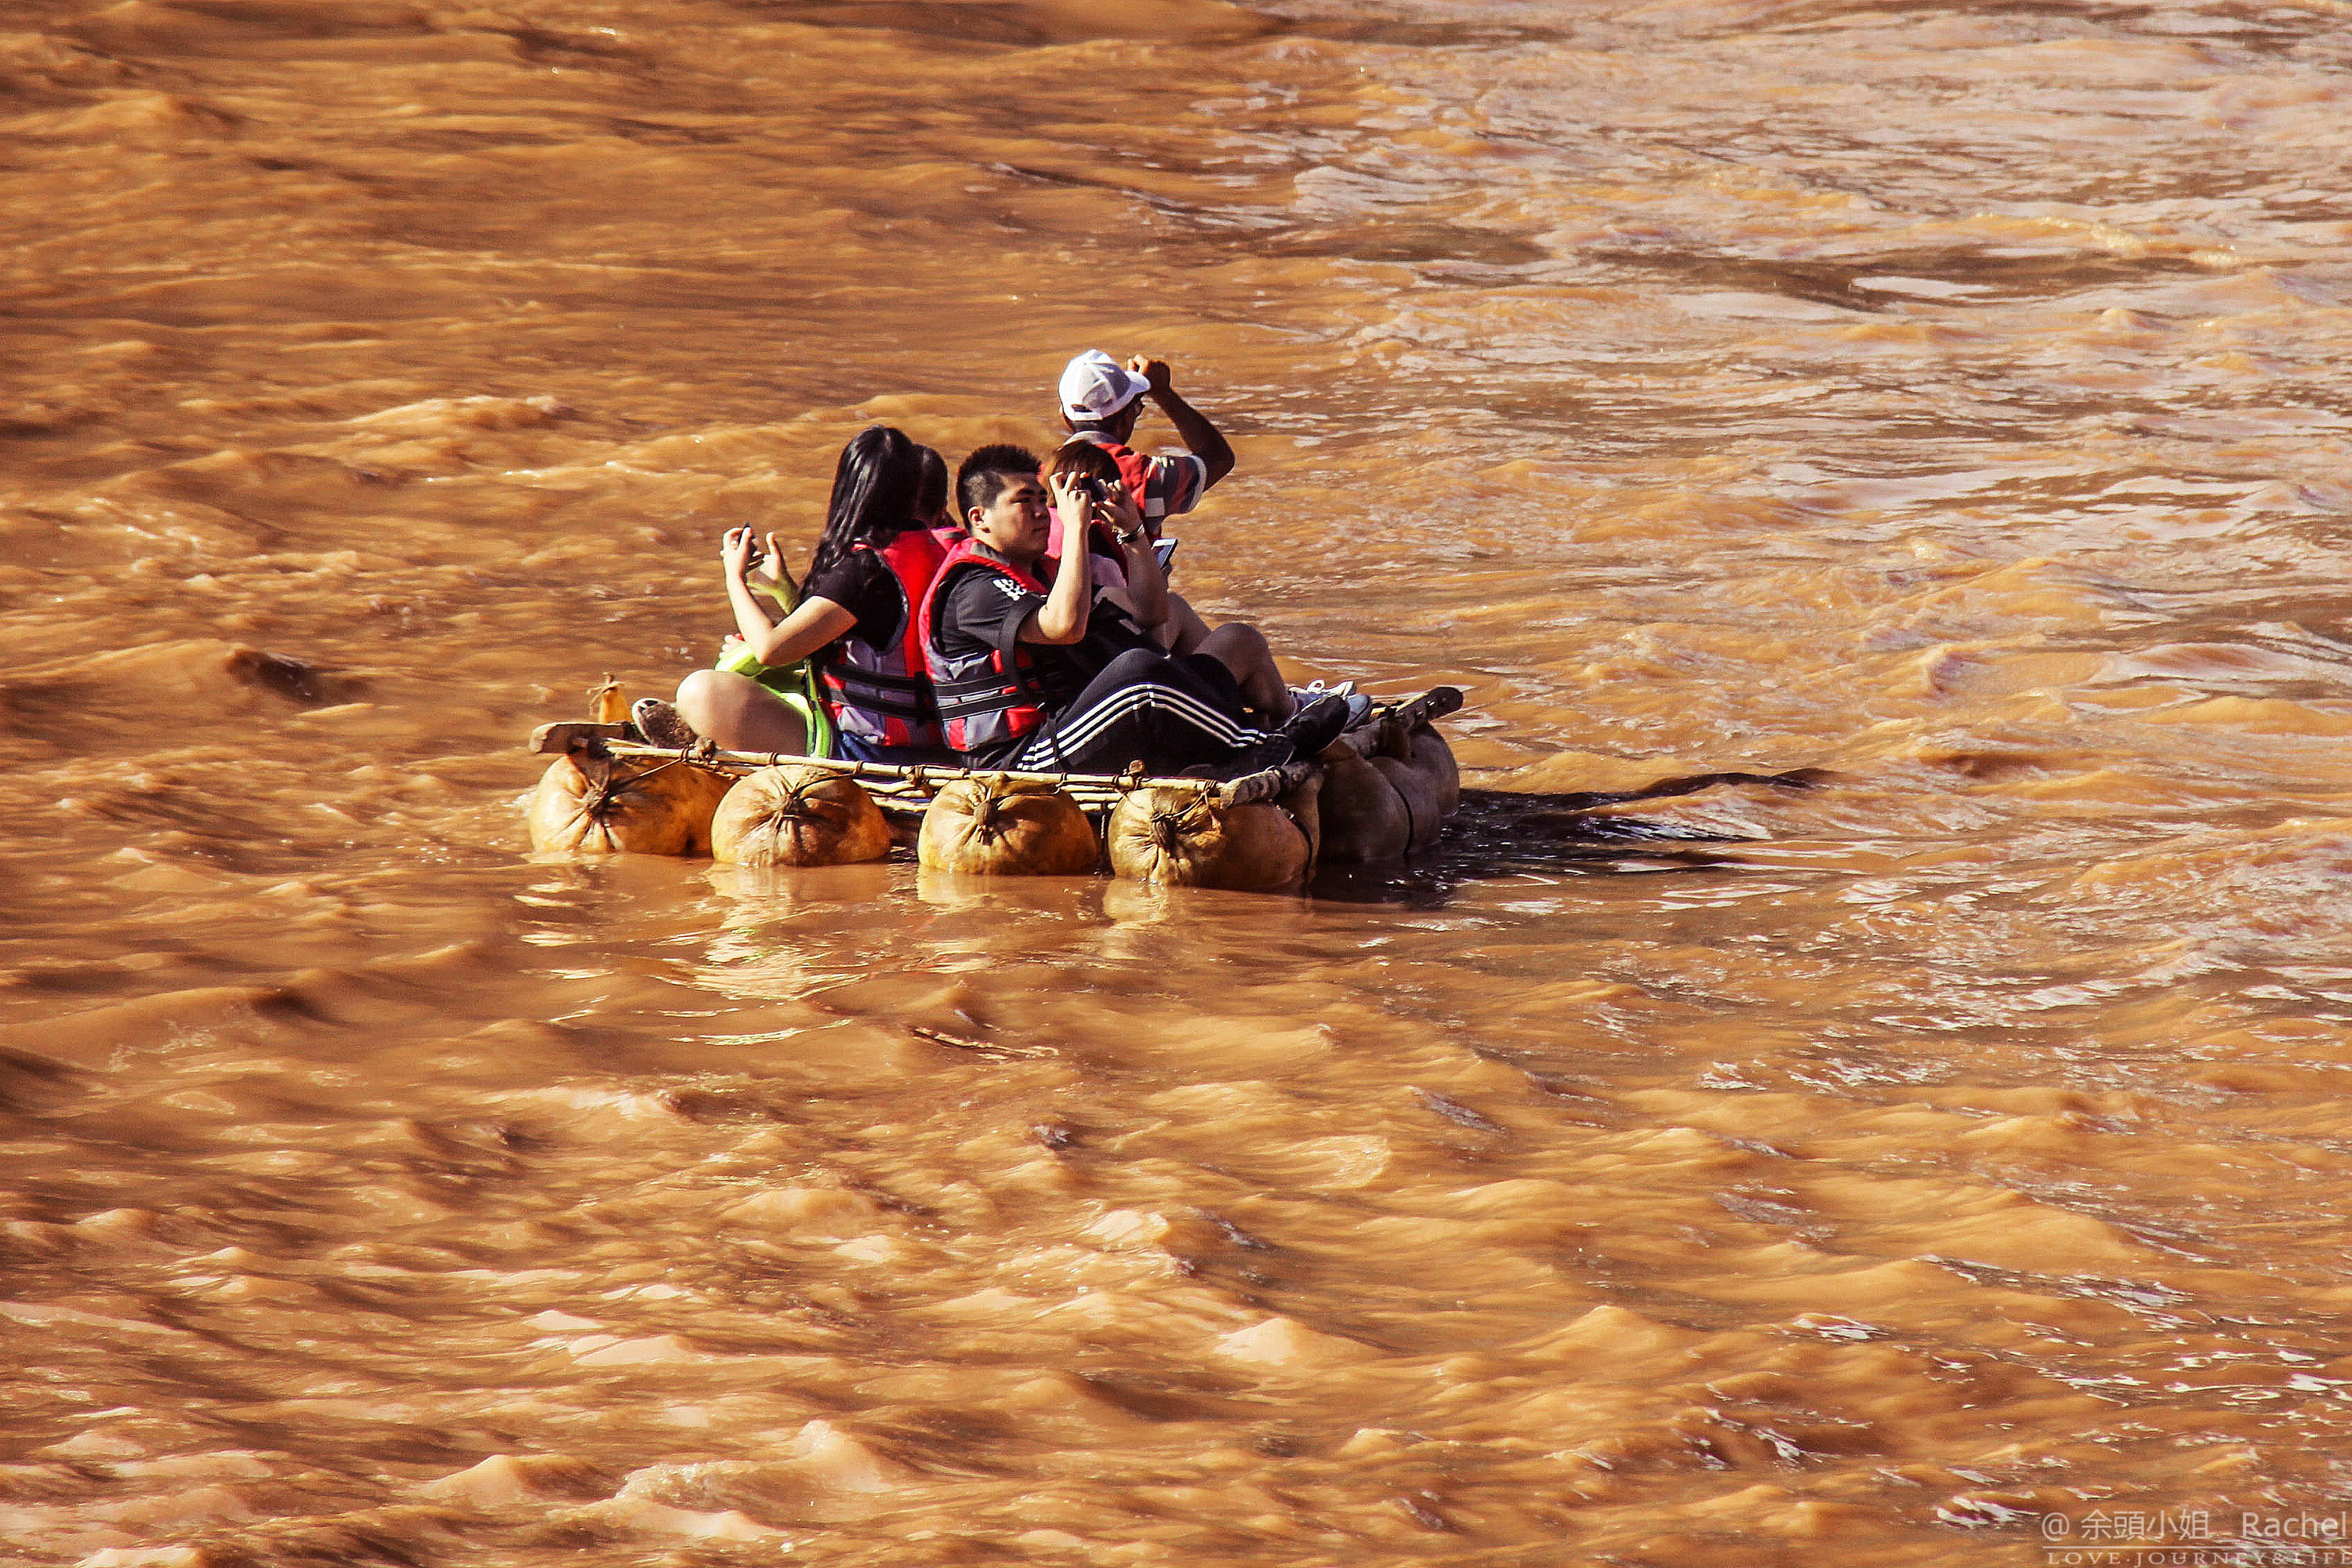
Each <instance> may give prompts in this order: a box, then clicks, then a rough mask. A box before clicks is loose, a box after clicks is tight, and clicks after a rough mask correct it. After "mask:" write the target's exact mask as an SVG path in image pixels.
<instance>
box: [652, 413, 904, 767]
mask: <svg viewBox="0 0 2352 1568" xmlns="http://www.w3.org/2000/svg"><path fill="white" fill-rule="evenodd" d="M934 475H936V479H935V480H934V481H933V486H927V484H926V480H927V479H933V476H934ZM945 480H946V468H945V465H944V464H942V463H940V461H939V458H938V455H937V454H936V453H932V452H931V451H930V449H929V447H919V446H917V445H916V444H915V443H914V442H913V441H911V440H909V439H908V437H907V436H906V434H905V433H904V432H902V431H899V430H895V429H892V428H890V427H889V426H884V425H877V426H871V427H870V428H868V429H866V430H862V431H860V432H859V433H858V434H857V435H856V437H853V438H852V439H851V440H850V442H849V444H848V445H847V446H845V447H843V448H842V449H841V459H840V461H839V462H838V463H837V464H836V465H835V469H834V478H833V497H832V500H831V501H830V502H829V503H828V504H827V506H826V508H825V519H824V535H823V537H821V538H820V539H819V540H818V541H817V546H816V552H815V554H814V557H813V558H812V559H811V561H810V563H809V569H808V577H807V581H806V582H805V583H804V584H800V585H799V586H798V589H797V597H796V598H795V585H794V584H793V581H792V578H791V576H790V574H788V573H787V572H786V571H785V570H784V568H783V556H782V551H781V549H780V548H779V546H778V544H777V542H776V536H775V535H774V534H772V533H771V534H768V535H767V536H766V538H765V541H764V543H763V542H761V541H760V540H758V539H756V538H755V537H754V535H753V533H752V531H751V529H749V528H732V529H730V530H728V531H727V534H726V537H725V539H724V540H723V541H722V542H721V543H720V546H719V561H720V563H722V566H723V568H724V571H725V578H726V584H727V598H728V602H729V604H730V605H731V606H732V607H733V609H734V611H735V626H736V633H737V635H736V636H735V637H730V638H729V639H728V645H727V650H726V652H725V653H724V654H722V656H721V657H720V659H719V668H715V669H698V670H696V671H695V672H694V673H692V674H691V675H688V677H687V678H686V679H684V680H683V681H681V682H679V683H678V689H677V705H676V707H674V708H673V707H672V706H671V705H670V704H668V703H666V702H662V701H660V700H657V699H648V700H646V701H643V702H640V703H638V704H637V705H636V708H635V710H633V712H632V715H631V716H632V717H633V718H635V721H636V723H637V727H638V729H639V730H641V731H644V732H645V735H646V739H647V740H649V741H651V742H653V743H654V744H656V745H665V746H667V745H689V744H692V743H693V742H695V741H696V740H697V739H703V740H709V741H712V742H717V743H718V744H719V746H720V747H722V748H724V749H726V750H729V751H740V752H792V753H794V754H796V755H802V756H840V757H849V758H856V759H860V760H863V761H868V762H936V761H940V760H942V759H944V758H945V757H947V756H948V755H949V754H950V753H948V752H946V750H945V749H944V748H945V742H944V740H943V738H942V736H941V733H940V719H939V708H938V705H937V703H936V702H935V701H934V700H933V699H932V695H931V682H930V678H929V672H928V670H927V669H926V668H925V667H924V662H923V657H922V653H921V651H920V647H919V645H918V643H917V642H916V640H915V628H916V616H917V613H918V612H919V609H920V608H921V606H922V603H923V600H924V597H925V595H928V594H929V591H930V585H931V579H932V578H933V577H934V576H936V575H937V574H938V572H939V568H940V563H941V562H942V561H944V560H945V559H946V558H947V546H946V544H945V543H944V542H942V541H941V540H940V537H939V536H938V535H937V534H935V533H934V532H933V531H932V530H931V529H930V528H929V527H927V526H926V525H925V522H924V521H923V518H924V513H925V511H926V510H929V512H931V513H932V514H933V515H934V516H936V515H937V514H938V513H939V512H940V510H943V504H942V503H943V501H944V494H943V493H942V494H941V495H940V497H938V498H936V499H935V498H933V497H931V496H928V495H926V494H925V490H926V489H927V488H934V487H935V488H937V489H939V490H940V491H941V492H944V489H945ZM927 502H928V503H929V506H928V508H927V506H926V503H927ZM780 612H782V613H780ZM803 661H805V662H803Z"/></svg>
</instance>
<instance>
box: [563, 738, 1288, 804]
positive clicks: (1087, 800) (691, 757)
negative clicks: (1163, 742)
mask: <svg viewBox="0 0 2352 1568" xmlns="http://www.w3.org/2000/svg"><path fill="white" fill-rule="evenodd" d="M602 743H603V746H604V750H605V751H606V752H608V753H609V754H611V755H613V756H615V757H661V758H665V759H667V760H668V761H670V762H679V763H692V764H694V765H696V766H698V767H706V768H710V769H713V770H714V771H716V770H725V771H730V772H731V771H734V770H737V769H742V770H745V771H753V770H757V769H760V768H773V767H786V766H793V767H812V768H821V769H824V771H826V772H828V773H841V774H844V775H845V776H847V777H850V778H854V779H856V780H857V781H858V782H859V783H860V784H869V785H872V786H874V793H877V794H883V795H908V794H923V795H927V796H928V795H936V794H937V793H938V792H939V789H940V787H941V786H943V785H946V784H956V783H959V782H961V781H962V780H965V779H982V780H986V781H990V782H996V783H1007V784H1051V785H1052V786H1053V787H1054V788H1055V789H1058V790H1061V791H1063V792H1065V793H1066V794H1067V795H1070V796H1071V797H1072V798H1073V799H1075V800H1076V801H1077V803H1078V804H1079V805H1093V806H1097V807H1098V808H1103V809H1108V807H1110V806H1113V805H1118V801H1119V799H1120V798H1121V797H1122V796H1124V795H1129V794H1130V793H1132V792H1133V791H1136V790H1139V789H1163V790H1176V791H1180V792H1183V793H1188V794H1192V795H1213V796H1214V797H1215V798H1216V800H1217V801H1218V803H1219V804H1221V805H1242V804H1245V803H1247V802H1250V801H1256V800H1271V799H1273V798H1274V797H1275V796H1276V795H1280V794H1282V793H1283V792H1284V791H1285V790H1286V789H1288V788H1289V787H1290V786H1291V785H1292V784H1296V783H1297V780H1298V778H1299V777H1303V776H1304V774H1305V773H1306V772H1307V771H1308V770H1311V769H1312V768H1313V767H1314V766H1315V765H1316V764H1315V763H1311V762H1308V763H1285V764H1284V765H1283V766H1281V767H1279V768H1267V769H1265V770H1264V771H1262V772H1259V773H1244V774H1243V775H1242V776H1241V777H1240V778H1236V779H1192V778H1148V777H1146V776H1144V774H1143V773H1142V772H1141V771H1140V769H1137V770H1136V771H1133V772H1129V773H1117V774H1111V773H1039V772H1035V771H1033V770H1030V769H1024V768H969V767H961V766H953V765H949V764H945V763H867V762H858V761H856V760H854V759H851V758H846V757H803V756H795V755H793V753H792V752H730V751H722V750H720V749H719V747H717V746H712V745H709V744H707V743H706V744H704V745H699V746H688V747H686V748H683V749H680V748H677V747H673V746H645V745H636V744H633V743H631V742H626V741H619V740H607V741H604V742H602Z"/></svg>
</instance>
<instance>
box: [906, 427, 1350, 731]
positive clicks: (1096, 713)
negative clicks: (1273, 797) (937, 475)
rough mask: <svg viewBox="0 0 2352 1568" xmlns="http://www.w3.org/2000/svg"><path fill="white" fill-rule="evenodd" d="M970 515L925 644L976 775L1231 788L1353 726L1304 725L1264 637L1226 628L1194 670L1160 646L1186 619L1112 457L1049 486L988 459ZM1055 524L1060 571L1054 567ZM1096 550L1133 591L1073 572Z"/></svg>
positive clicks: (928, 606)
mask: <svg viewBox="0 0 2352 1568" xmlns="http://www.w3.org/2000/svg"><path fill="white" fill-rule="evenodd" d="M956 500H957V503H958V505H959V506H960V507H961V510H962V513H963V520H964V530H965V537H964V538H963V539H962V540H961V541H960V542H958V543H957V544H956V546H955V548H954V549H953V550H951V551H950V552H949V553H948V556H947V560H946V562H945V563H943V564H942V565H941V567H940V571H939V574H938V577H937V579H936V580H935V581H934V582H933V584H932V585H931V590H930V593H929V596H928V598H927V599H926V600H925V602H924V605H923V610H922V614H921V616H920V620H919V630H918V637H919V642H920V645H921V649H922V653H923V657H924V658H925V660H926V662H927V663H928V665H929V670H930V675H931V680H932V684H933V687H934V689H935V690H936V692H937V694H938V700H939V709H940V717H941V719H942V721H943V724H944V728H945V730H946V734H947V740H948V743H949V744H950V746H952V747H954V748H955V750H956V751H957V752H959V753H960V754H961V756H962V758H963V759H964V761H965V762H966V763H969V764H971V765H972V766H974V767H985V768H1024V769H1038V770H1045V771H1050V772H1069V773H1097V774H1100V773H1118V772H1120V771H1121V770H1122V769H1124V768H1126V767H1127V766H1128V765H1129V764H1130V763H1141V764H1142V765H1143V768H1144V771H1145V772H1146V773H1158V774H1172V773H1183V772H1187V771H1190V770H1196V769H1197V770H1203V771H1206V772H1209V773H1214V774H1219V775H1226V776H1230V775H1233V774H1237V773H1248V772H1253V771H1255V770H1256V769H1259V768H1265V767H1273V766H1276V765H1278V764H1280V763H1285V762H1287V761H1289V760H1291V758H1293V757H1294V756H1312V755H1314V754H1315V753H1316V752H1320V751H1321V750H1322V749H1323V748H1324V747H1325V746H1327V745H1328V744H1329V743H1330V742H1332V741H1333V740H1334V739H1336V738H1337V737H1338V735H1339V732H1340V731H1341V730H1342V729H1344V728H1345V727H1346V725H1347V722H1348V719H1349V707H1348V703H1347V701H1346V700H1344V699H1342V698H1340V697H1338V696H1326V697H1321V698H1318V699H1317V700H1315V701H1313V702H1310V703H1308V704H1307V706H1306V707H1304V708H1296V709H1295V705H1294V700H1293V698H1292V694H1291V692H1290V690H1289V689H1288V688H1287V687H1286V685H1285V684H1284V683H1283V681H1282V679H1281V676H1280V675H1279V673H1278V672H1276V670H1275V668H1274V661H1273V657H1272V655H1271V654H1270V653H1268V652H1266V651H1265V639H1264V638H1263V637H1258V636H1257V634H1256V633H1255V631H1252V630H1250V629H1249V628H1246V627H1241V628H1225V627H1221V628H1219V630H1218V632H1215V633H1211V634H1209V637H1208V638H1207V639H1206V640H1205V641H1204V642H1203V643H1202V646H1201V647H1200V648H1199V649H1198V650H1197V651H1193V652H1190V653H1181V654H1172V653H1171V652H1170V651H1169V650H1168V648H1167V647H1166V646H1165V645H1163V643H1162V642H1161V641H1160V638H1159V637H1155V636H1154V635H1153V634H1154V632H1155V631H1156V630H1157V629H1158V628H1159V627H1160V626H1164V625H1165V624H1166V623H1167V621H1168V619H1169V616H1170V613H1171V612H1170V605H1169V594H1168V585H1167V580H1166V578H1165V577H1164V575H1163V574H1161V571H1160V563H1159V560H1158V558H1157V556H1156V555H1155V553H1154V552H1153V550H1152V547H1151V539H1150V532H1149V531H1148V529H1147V528H1146V525H1145V521H1144V518H1143V515H1142V511H1141V509H1140V508H1139V506H1138V505H1137V503H1136V500H1135V498H1134V497H1133V495H1132V494H1131V493H1130V492H1129V489H1128V487H1127V486H1126V485H1125V484H1124V483H1122V482H1120V475H1119V473H1118V466H1117V464H1116V462H1115V461H1114V460H1113V459H1112V458H1110V456H1109V455H1108V453H1105V452H1103V451H1102V450H1101V449H1100V448H1099V447H1095V446H1093V445H1092V444H1090V443H1085V442H1080V443H1074V444H1073V445H1071V446H1068V447H1064V448H1062V450H1061V451H1059V452H1057V453H1056V454H1055V465H1054V467H1053V468H1052V469H1051V471H1050V472H1048V473H1044V474H1041V472H1040V464H1039V462H1038V460H1037V458H1036V457H1035V456H1034V454H1032V453H1030V452H1027V451H1025V450H1024V449H1023V448H1021V447H1009V446H1000V447H982V448H981V449H980V450H979V451H977V452H974V453H973V454H972V455H971V457H969V458H966V459H965V460H964V463H963V466H962V468H961V469H960V470H959V471H958V473H957V475H956ZM1056 522H1058V523H1059V524H1060V530H1061V539H1062V542H1063V558H1062V559H1061V560H1060V561H1056V560H1055V559H1054V558H1053V557H1051V556H1049V555H1048V554H1047V553H1046V552H1047V549H1048V545H1049V542H1050V541H1051V539H1052V536H1053V525H1054V524H1055V523H1056ZM1096 548H1100V549H1101V550H1102V551H1103V552H1105V553H1106V554H1107V555H1108V556H1110V557H1112V558H1114V559H1115V560H1116V563H1117V565H1118V568H1119V575H1120V578H1121V586H1120V587H1118V588H1112V587H1109V586H1107V585H1105V584H1104V583H1103V582H1102V580H1101V578H1100V577H1099V576H1098V575H1097V574H1096V573H1095V572H1093V571H1091V570H1083V569H1079V567H1078V566H1077V564H1076V563H1073V562H1071V561H1069V559H1068V557H1069V556H1070V555H1071V554H1072V553H1074V552H1086V553H1087V554H1091V553H1092V552H1093V551H1094V549H1096ZM1229 632H1230V633H1232V634H1234V635H1231V636H1225V635H1224V634H1227V633H1229ZM1220 637H1223V641H1222V642H1221V641H1220V640H1219V639H1220ZM1254 709H1255V713H1254V712H1253V710H1254ZM1262 725H1263V726H1265V727H1261V726H1262Z"/></svg>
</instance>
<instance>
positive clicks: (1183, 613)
mask: <svg viewBox="0 0 2352 1568" xmlns="http://www.w3.org/2000/svg"><path fill="white" fill-rule="evenodd" d="M1168 608H1169V609H1170V611H1171V612H1172V613H1171V615H1170V616H1169V617H1168V623H1167V624H1166V625H1165V626H1161V627H1160V641H1161V642H1162V643H1163V644H1165V645H1166V646H1167V648H1168V651H1169V652H1170V653H1199V652H1201V651H1202V647H1201V645H1202V643H1204V642H1207V641H1208V640H1209V623H1208V622H1206V621H1204V620H1202V618H1201V612H1200V611H1198V610H1196V609H1194V608H1193V607H1192V604H1191V602H1190V601H1189V600H1187V599H1186V598H1185V597H1184V596H1183V595H1181V594H1177V593H1172V592H1171V594H1170V595H1168Z"/></svg>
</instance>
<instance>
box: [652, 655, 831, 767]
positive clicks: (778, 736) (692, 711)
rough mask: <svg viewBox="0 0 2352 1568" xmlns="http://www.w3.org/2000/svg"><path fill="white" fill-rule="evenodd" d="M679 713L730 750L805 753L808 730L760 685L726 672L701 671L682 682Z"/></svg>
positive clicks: (706, 735)
mask: <svg viewBox="0 0 2352 1568" xmlns="http://www.w3.org/2000/svg"><path fill="white" fill-rule="evenodd" d="M677 710H678V712H679V713H680V714H682V715H684V716H685V719H686V721H687V722H688V723H689V724H691V725H693V726H694V732H695V733H696V734H698V735H700V736H701V737H702V738H703V739H704V740H706V741H716V742H718V743H719V747H720V748H721V749H722V750H725V751H730V752H792V753H793V754H794V755H804V754H805V753H806V752H807V750H808V726H807V725H806V724H804V723H803V722H802V721H801V716H800V715H799V714H797V713H795V712H793V710H791V709H790V708H787V707H786V706H784V704H783V703H782V702H780V701H778V700H776V699H775V697H774V696H773V695H772V694H771V693H770V692H769V691H768V690H767V689H765V688H764V687H762V686H761V684H760V683H759V682H758V681H756V680H753V679H750V678H749V677H746V676H740V675H730V674H729V673H728V672H727V671H726V670H723V669H698V670H696V671H695V672H694V673H693V674H691V675H689V676H688V677H687V678H686V679H684V680H681V681H679V682H678V683H677Z"/></svg>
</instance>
